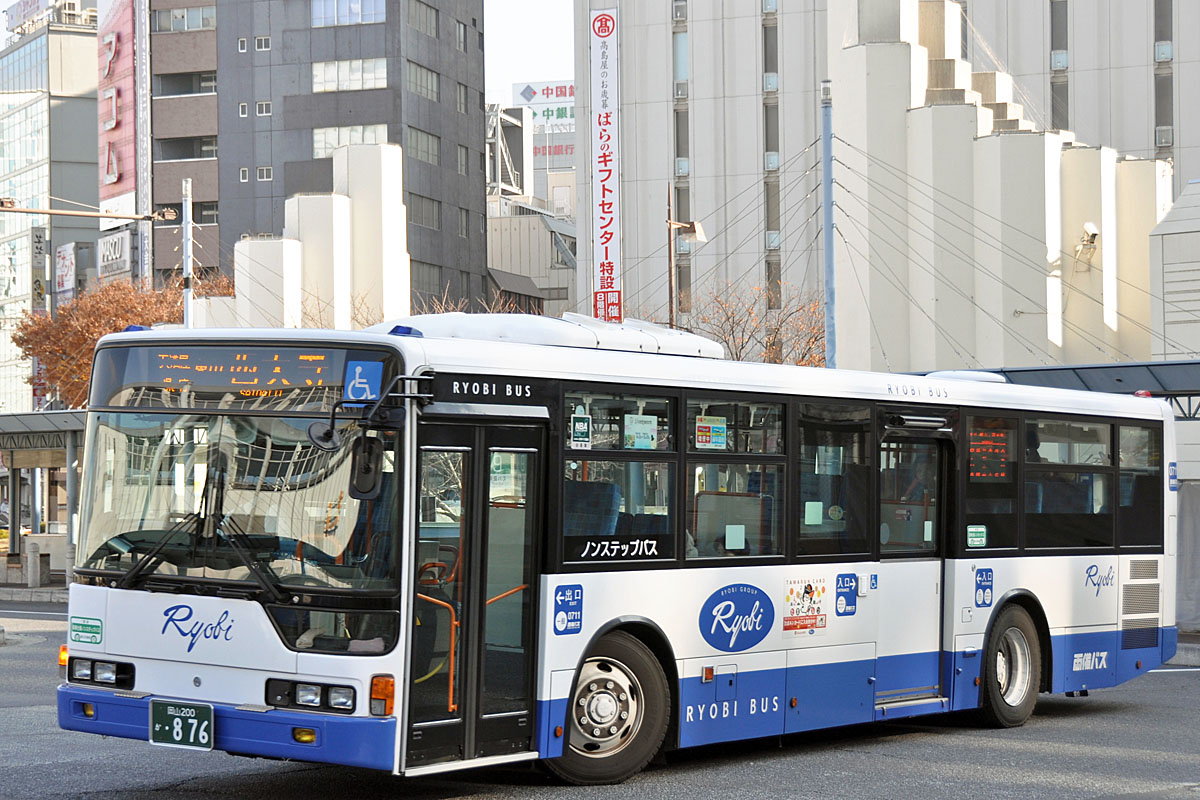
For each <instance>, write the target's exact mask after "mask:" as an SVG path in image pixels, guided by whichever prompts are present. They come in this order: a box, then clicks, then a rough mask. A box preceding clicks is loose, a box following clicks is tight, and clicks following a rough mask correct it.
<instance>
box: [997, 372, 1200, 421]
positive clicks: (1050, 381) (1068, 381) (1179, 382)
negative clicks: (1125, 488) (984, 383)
mask: <svg viewBox="0 0 1200 800" xmlns="http://www.w3.org/2000/svg"><path fill="white" fill-rule="evenodd" d="M986 371H987V372H994V373H997V374H999V375H1003V376H1004V377H1005V378H1006V379H1007V380H1008V382H1009V383H1015V384H1019V385H1024V386H1045V387H1050V388H1055V389H1081V390H1083V391H1089V392H1108V393H1110V394H1133V393H1134V392H1137V391H1140V390H1143V389H1144V390H1146V391H1148V392H1150V394H1152V395H1154V396H1155V397H1161V398H1163V399H1165V400H1168V401H1169V402H1170V403H1171V405H1172V407H1174V409H1175V416H1176V417H1177V418H1179V419H1188V420H1193V419H1200V360H1188V361H1149V362H1140V363H1125V364H1089V365H1081V366H1063V367H1012V368H1009V369H992V370H986Z"/></svg>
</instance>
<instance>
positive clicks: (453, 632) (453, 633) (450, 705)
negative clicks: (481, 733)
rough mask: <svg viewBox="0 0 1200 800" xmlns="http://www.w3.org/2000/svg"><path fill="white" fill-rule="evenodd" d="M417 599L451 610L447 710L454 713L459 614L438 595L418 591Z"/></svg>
mask: <svg viewBox="0 0 1200 800" xmlns="http://www.w3.org/2000/svg"><path fill="white" fill-rule="evenodd" d="M417 599H418V600H424V601H425V602H427V603H433V604H434V605H435V606H441V607H442V608H444V609H446V610H447V611H449V612H450V684H449V695H448V698H447V700H446V710H447V711H448V712H450V713H451V714H453V713H454V712H455V711H458V704H457V703H455V702H454V640H455V639H456V638H458V614H456V613H455V611H454V606H452V605H450V604H449V603H447V602H446V601H444V600H438V599H437V598H436V597H430V596H429V595H427V594H421V593H420V592H417Z"/></svg>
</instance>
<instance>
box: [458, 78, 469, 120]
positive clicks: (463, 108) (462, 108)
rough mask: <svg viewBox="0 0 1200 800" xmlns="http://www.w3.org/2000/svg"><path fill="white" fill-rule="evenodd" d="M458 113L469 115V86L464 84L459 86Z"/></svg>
mask: <svg viewBox="0 0 1200 800" xmlns="http://www.w3.org/2000/svg"><path fill="white" fill-rule="evenodd" d="M457 100H458V103H457V105H458V113H460V114H465V113H467V86H466V84H464V83H460V84H458V98H457Z"/></svg>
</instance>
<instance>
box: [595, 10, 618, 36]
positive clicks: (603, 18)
mask: <svg viewBox="0 0 1200 800" xmlns="http://www.w3.org/2000/svg"><path fill="white" fill-rule="evenodd" d="M616 29H617V21H616V20H615V19H613V16H612V14H597V15H596V17H595V19H593V20H592V33H594V34H596V36H597V37H599V38H601V39H607V38H608V37H609V36H611V35H612V33H613V31H615V30H616Z"/></svg>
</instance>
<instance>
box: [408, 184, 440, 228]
mask: <svg viewBox="0 0 1200 800" xmlns="http://www.w3.org/2000/svg"><path fill="white" fill-rule="evenodd" d="M408 221H409V222H411V223H413V224H414V225H420V226H421V227H423V228H433V229H434V230H439V229H440V228H441V227H442V203H441V201H440V200H434V199H433V198H432V197H424V196H422V195H419V194H414V193H412V192H409V193H408Z"/></svg>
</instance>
